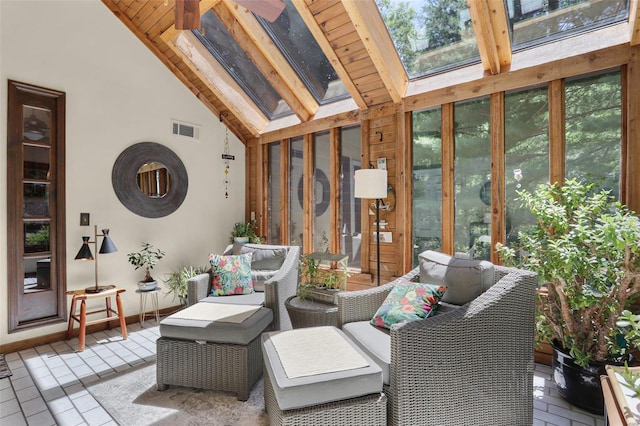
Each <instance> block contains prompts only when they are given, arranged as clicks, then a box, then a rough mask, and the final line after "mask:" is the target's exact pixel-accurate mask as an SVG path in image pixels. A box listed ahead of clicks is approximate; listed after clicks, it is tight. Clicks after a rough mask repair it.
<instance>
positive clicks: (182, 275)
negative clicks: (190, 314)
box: [163, 266, 208, 306]
mask: <svg viewBox="0 0 640 426" xmlns="http://www.w3.org/2000/svg"><path fill="white" fill-rule="evenodd" d="M207 270H208V268H207V267H194V266H181V267H180V268H178V269H174V270H172V271H171V272H170V273H169V274H167V275H165V277H164V279H163V281H164V283H165V285H166V287H167V290H168V291H167V294H172V293H173V298H174V299H175V298H176V297H177V298H178V300H179V301H180V304H181V305H183V306H186V305H187V281H189V279H190V278H193V277H195V276H196V275H200V274H202V273H204V272H207Z"/></svg>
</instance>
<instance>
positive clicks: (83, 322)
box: [67, 285, 127, 352]
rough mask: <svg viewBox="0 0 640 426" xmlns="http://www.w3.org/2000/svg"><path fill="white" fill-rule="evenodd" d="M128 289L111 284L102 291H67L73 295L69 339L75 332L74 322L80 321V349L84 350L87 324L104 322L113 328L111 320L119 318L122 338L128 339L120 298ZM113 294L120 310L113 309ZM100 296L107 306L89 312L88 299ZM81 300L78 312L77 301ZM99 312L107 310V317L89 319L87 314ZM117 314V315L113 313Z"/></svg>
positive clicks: (68, 329) (68, 331)
mask: <svg viewBox="0 0 640 426" xmlns="http://www.w3.org/2000/svg"><path fill="white" fill-rule="evenodd" d="M125 291H126V290H125V289H123V288H116V286H115V285H110V286H109V287H108V289H107V290H105V291H102V292H100V293H87V292H86V291H85V290H70V291H67V294H68V295H72V296H73V298H72V299H71V310H70V312H69V328H67V340H68V339H70V338H71V335H72V333H73V322H74V321H78V322H79V323H80V328H79V335H78V351H79V352H82V351H84V343H85V342H84V340H85V333H86V327H87V325H91V324H99V323H102V322H106V323H107V327H108V328H109V330H111V321H115V320H117V319H119V320H120V329H121V330H122V338H123V339H125V340H126V339H127V323H126V321H125V317H124V310H123V309H122V301H121V300H120V293H124V292H125ZM111 296H115V297H116V306H117V307H118V311H117V312H116V311H114V310H113V309H111ZM98 297H104V298H105V300H106V308H105V309H98V310H95V311H90V312H87V303H86V302H87V299H95V298H98ZM78 301H81V302H82V303H81V304H80V314H79V316H78V315H77V314H76V303H77V302H78ZM99 312H105V313H106V314H107V317H106V318H99V319H95V320H91V321H87V315H91V314H96V313H99ZM112 314H115V315H112Z"/></svg>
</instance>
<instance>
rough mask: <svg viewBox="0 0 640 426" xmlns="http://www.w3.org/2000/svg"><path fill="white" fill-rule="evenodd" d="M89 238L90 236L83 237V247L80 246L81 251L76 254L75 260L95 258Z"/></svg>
mask: <svg viewBox="0 0 640 426" xmlns="http://www.w3.org/2000/svg"><path fill="white" fill-rule="evenodd" d="M89 238H90V237H82V247H80V251H78V254H76V257H75V260H93V254H92V253H91V249H90V248H89Z"/></svg>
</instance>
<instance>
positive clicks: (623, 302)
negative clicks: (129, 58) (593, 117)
mask: <svg viewBox="0 0 640 426" xmlns="http://www.w3.org/2000/svg"><path fill="white" fill-rule="evenodd" d="M518 194H519V196H520V200H521V201H522V203H523V205H524V206H526V207H527V208H528V209H529V210H530V211H531V213H532V214H533V215H534V216H536V223H535V225H534V226H533V227H532V228H531V229H529V230H527V231H524V232H520V234H519V237H520V247H519V248H512V247H506V246H503V245H501V244H498V245H497V246H496V249H497V251H498V253H499V254H500V256H501V258H502V259H503V260H504V261H505V263H506V264H507V265H511V266H518V267H520V268H525V269H529V270H532V271H534V272H536V273H537V274H538V280H539V282H540V284H541V291H539V292H538V302H537V313H536V315H537V321H536V324H537V336H538V339H539V340H540V341H542V342H551V343H552V346H553V347H554V357H553V369H554V378H555V380H556V384H558V388H559V391H560V393H561V394H562V395H563V396H564V397H565V398H567V399H568V400H569V401H570V402H572V403H573V404H575V405H577V406H580V407H581V408H584V409H587V410H589V411H592V412H602V411H603V403H602V392H601V388H600V380H599V375H600V374H601V373H602V372H603V371H604V364H605V363H622V362H624V361H626V360H628V359H629V356H630V353H631V352H632V351H633V350H634V349H637V348H638V347H639V346H640V334H639V333H636V332H634V331H633V329H632V327H630V326H629V320H633V319H634V318H635V315H633V314H631V313H630V312H629V310H630V309H631V307H632V305H633V303H634V302H635V301H636V300H637V297H638V294H639V293H640V219H639V218H638V216H637V215H636V214H635V213H633V212H631V211H630V210H629V209H628V208H627V207H625V206H623V205H621V204H620V203H614V202H613V200H612V197H611V195H610V194H609V193H608V192H606V191H601V192H596V191H594V185H593V184H584V183H580V182H578V181H576V180H569V181H567V182H565V184H564V185H563V186H558V185H541V186H540V187H538V189H537V190H536V192H535V193H533V194H531V193H529V192H527V191H520V192H518ZM623 317H624V318H623ZM574 367H575V368H574ZM581 369H582V370H581ZM572 379H576V380H577V382H576V383H575V384H574V382H573V380H572ZM589 383H593V384H594V387H595V388H589V386H587V385H588V384H589Z"/></svg>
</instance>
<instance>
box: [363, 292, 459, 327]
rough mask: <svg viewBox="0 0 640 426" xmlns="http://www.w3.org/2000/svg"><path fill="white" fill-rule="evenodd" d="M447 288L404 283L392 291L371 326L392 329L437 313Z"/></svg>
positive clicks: (372, 320)
mask: <svg viewBox="0 0 640 426" xmlns="http://www.w3.org/2000/svg"><path fill="white" fill-rule="evenodd" d="M446 289H447V288H446V287H445V286H441V285H434V284H422V283H415V282H411V281H406V280H405V281H402V282H400V283H398V284H396V286H395V287H393V289H392V290H391V292H390V293H389V295H388V296H387V298H386V299H385V301H384V303H382V305H381V306H380V307H379V308H378V311H377V312H376V314H375V315H374V316H373V318H372V319H371V324H373V325H376V326H378V327H384V328H391V325H393V324H396V323H398V322H401V321H416V320H419V319H423V318H427V317H429V316H431V315H433V314H434V313H435V310H436V309H437V307H438V302H439V301H440V299H442V296H443V295H444V292H445V290H446Z"/></svg>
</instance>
